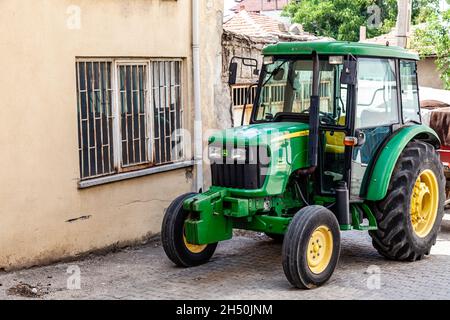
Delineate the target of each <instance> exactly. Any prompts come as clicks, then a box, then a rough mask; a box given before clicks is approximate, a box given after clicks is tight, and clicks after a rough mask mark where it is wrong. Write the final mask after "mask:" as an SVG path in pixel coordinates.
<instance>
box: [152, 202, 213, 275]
mask: <svg viewBox="0 0 450 320" xmlns="http://www.w3.org/2000/svg"><path fill="white" fill-rule="evenodd" d="M195 195H196V194H195V193H187V194H184V195H181V196H179V197H178V198H176V199H175V200H174V201H173V202H172V203H171V204H170V206H169V208H168V209H167V211H166V214H165V216H164V220H163V223H162V228H161V240H162V244H163V248H164V251H165V253H166V255H167V257H168V258H169V259H170V260H172V262H173V263H175V264H176V265H177V266H180V267H194V266H198V265H201V264H204V263H206V262H208V261H209V259H211V257H212V255H213V254H214V252H215V251H216V247H217V243H214V244H207V245H196V244H191V243H189V242H188V241H187V239H186V235H185V232H184V223H185V221H186V220H187V219H188V218H189V212H187V211H185V210H184V209H183V203H184V201H185V200H186V199H188V198H191V197H194V196H195Z"/></svg>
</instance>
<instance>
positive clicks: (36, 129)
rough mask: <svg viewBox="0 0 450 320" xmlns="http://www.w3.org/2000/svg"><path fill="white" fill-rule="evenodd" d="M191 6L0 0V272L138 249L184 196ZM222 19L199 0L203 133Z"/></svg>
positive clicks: (215, 4) (182, 2) (188, 187)
mask: <svg viewBox="0 0 450 320" xmlns="http://www.w3.org/2000/svg"><path fill="white" fill-rule="evenodd" d="M191 5H192V1H190V0H178V1H177V0H151V1H149V0H122V1H117V0H103V1H91V0H70V1H69V0H34V1H26V0H3V1H1V2H0V27H1V29H2V30H3V31H2V33H1V35H0V57H1V60H2V73H1V74H0V95H1V97H2V108H0V146H1V147H2V155H3V157H1V160H0V167H1V169H0V178H1V181H2V185H1V186H0V201H1V204H0V269H5V270H9V269H13V268H20V267H27V266H31V265H37V264H45V263H50V262H53V261H57V260H60V259H62V258H66V257H74V256H77V255H80V254H83V253H86V252H91V251H94V250H99V249H103V248H108V247H111V246H124V245H128V244H133V243H139V242H140V241H143V240H145V239H147V238H149V237H151V236H152V235H154V234H157V233H158V232H159V231H160V227H161V221H162V217H163V213H164V210H165V208H167V206H168V205H169V204H170V202H171V201H172V200H173V199H174V198H175V197H177V196H178V195H180V194H182V193H185V192H190V191H193V189H194V185H193V182H194V180H195V179H194V176H195V167H194V166H193V161H192V155H191V153H190V152H189V150H190V149H191V147H192V140H193V139H190V136H192V134H193V133H192V131H193V127H194V123H193V117H194V115H193V81H192V23H193V17H192V7H191ZM222 14H223V1H216V0H214V1H213V0H200V27H201V29H202V32H201V43H200V52H201V101H202V113H203V127H204V128H217V127H220V125H219V124H218V123H217V119H216V117H215V109H214V105H215V99H216V97H215V93H217V92H218V91H219V90H218V88H220V87H221V85H222V84H221V66H222V63H221V34H222Z"/></svg>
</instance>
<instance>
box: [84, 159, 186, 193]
mask: <svg viewBox="0 0 450 320" xmlns="http://www.w3.org/2000/svg"><path fill="white" fill-rule="evenodd" d="M193 165H194V161H192V160H188V161H183V162H178V163H172V164H168V165H163V166H160V167H153V168H148V169H143V170H138V171H133V172H126V173H119V174H115V175H111V176H107V177H101V178H95V179H91V180H85V181H80V182H78V188H79V189H86V188H91V187H95V186H100V185H103V184H108V183H113V182H117V181H123V180H128V179H134V178H139V177H144V176H148V175H151V174H156V173H162V172H167V171H173V170H177V169H183V168H188V167H192V166H193Z"/></svg>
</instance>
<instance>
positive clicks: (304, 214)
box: [282, 206, 341, 289]
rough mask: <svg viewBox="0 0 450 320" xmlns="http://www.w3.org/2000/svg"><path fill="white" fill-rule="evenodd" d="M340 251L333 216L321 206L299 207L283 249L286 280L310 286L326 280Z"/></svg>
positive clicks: (307, 287)
mask: <svg viewBox="0 0 450 320" xmlns="http://www.w3.org/2000/svg"><path fill="white" fill-rule="evenodd" d="M340 250H341V235H340V230H339V224H338V221H337V219H336V217H335V215H334V214H333V213H332V212H331V211H330V210H328V209H326V208H324V207H322V206H309V207H305V208H303V209H301V210H300V211H299V212H298V213H297V214H296V215H295V216H294V218H293V219H292V221H291V224H290V225H289V228H288V230H287V232H286V235H285V237H284V242H283V249H282V260H283V270H284V273H285V275H286V278H287V279H288V280H289V282H290V283H291V284H292V285H293V286H295V287H297V288H300V289H312V288H314V287H318V286H321V285H322V284H324V283H325V282H327V281H328V280H329V279H330V277H331V275H332V274H333V272H334V269H335V268H336V266H337V263H338V260H339V254H340Z"/></svg>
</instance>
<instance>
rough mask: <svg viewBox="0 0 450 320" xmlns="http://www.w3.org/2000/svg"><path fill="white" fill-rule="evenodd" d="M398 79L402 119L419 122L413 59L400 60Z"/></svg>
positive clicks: (415, 73) (415, 71)
mask: <svg viewBox="0 0 450 320" xmlns="http://www.w3.org/2000/svg"><path fill="white" fill-rule="evenodd" d="M400 79H401V90H402V104H403V121H404V122H405V123H406V122H410V121H413V122H418V123H420V122H421V119H420V108H419V94H418V85H417V68H416V63H415V62H414V61H405V60H402V61H400Z"/></svg>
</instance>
